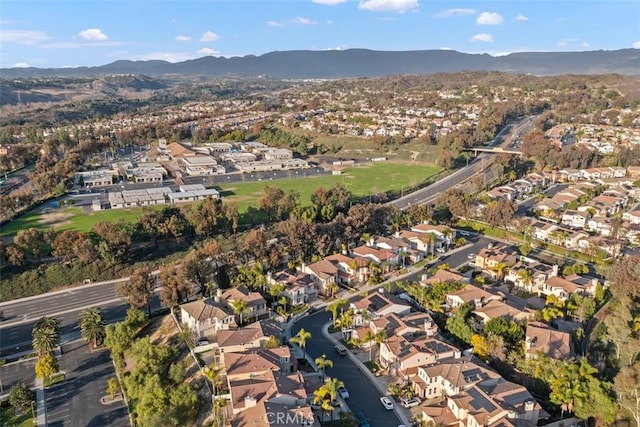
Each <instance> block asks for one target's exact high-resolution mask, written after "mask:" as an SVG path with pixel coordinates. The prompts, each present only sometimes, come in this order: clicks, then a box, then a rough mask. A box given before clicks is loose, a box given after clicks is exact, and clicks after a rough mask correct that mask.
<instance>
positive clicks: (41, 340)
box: [31, 316, 60, 357]
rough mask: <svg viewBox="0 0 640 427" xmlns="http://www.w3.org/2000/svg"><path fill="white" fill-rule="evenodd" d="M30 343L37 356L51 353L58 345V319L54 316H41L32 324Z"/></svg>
mask: <svg viewBox="0 0 640 427" xmlns="http://www.w3.org/2000/svg"><path fill="white" fill-rule="evenodd" d="M31 335H32V345H33V349H34V350H35V352H36V354H37V355H38V356H39V357H44V356H46V355H48V354H53V351H54V350H55V348H56V347H58V346H59V345H60V321H59V320H58V319H57V318H55V317H46V316H45V317H42V318H41V319H40V320H38V321H37V322H36V323H35V324H34V325H33V330H32V333H31Z"/></svg>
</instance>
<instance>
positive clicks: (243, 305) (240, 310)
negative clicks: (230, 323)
mask: <svg viewBox="0 0 640 427" xmlns="http://www.w3.org/2000/svg"><path fill="white" fill-rule="evenodd" d="M231 307H232V308H233V312H234V313H236V314H237V315H238V316H240V325H242V316H243V315H244V314H245V313H248V312H249V305H248V304H247V302H246V301H245V300H243V299H237V300H235V301H232V302H231Z"/></svg>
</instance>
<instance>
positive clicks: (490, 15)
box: [476, 12, 502, 25]
mask: <svg viewBox="0 0 640 427" xmlns="http://www.w3.org/2000/svg"><path fill="white" fill-rule="evenodd" d="M476 24H478V25H500V24H502V15H500V14H499V13H496V12H482V13H481V14H480V15H479V16H478V19H476Z"/></svg>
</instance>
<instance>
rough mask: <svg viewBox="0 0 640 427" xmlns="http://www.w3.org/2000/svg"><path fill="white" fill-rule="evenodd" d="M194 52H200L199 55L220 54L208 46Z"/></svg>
mask: <svg viewBox="0 0 640 427" xmlns="http://www.w3.org/2000/svg"><path fill="white" fill-rule="evenodd" d="M196 53H197V54H200V55H220V52H219V51H217V50H213V49H211V48H208V47H205V48H202V49H200V50H198V51H196Z"/></svg>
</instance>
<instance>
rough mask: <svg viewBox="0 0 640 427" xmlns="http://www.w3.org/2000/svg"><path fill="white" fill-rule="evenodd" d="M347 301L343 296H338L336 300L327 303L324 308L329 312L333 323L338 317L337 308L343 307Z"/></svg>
mask: <svg viewBox="0 0 640 427" xmlns="http://www.w3.org/2000/svg"><path fill="white" fill-rule="evenodd" d="M347 303H348V301H347V300H346V299H344V298H340V299H339V300H337V301H334V302H333V303H331V304H329V305H328V306H327V307H326V308H325V310H326V311H329V312H331V316H332V317H333V324H334V325H335V324H336V319H337V318H338V310H340V308H341V307H344V306H345V305H347Z"/></svg>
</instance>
